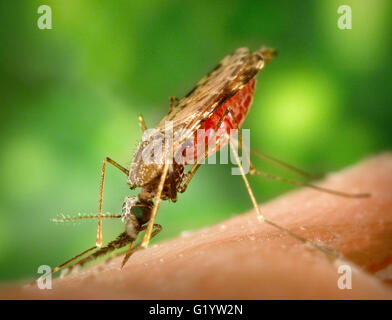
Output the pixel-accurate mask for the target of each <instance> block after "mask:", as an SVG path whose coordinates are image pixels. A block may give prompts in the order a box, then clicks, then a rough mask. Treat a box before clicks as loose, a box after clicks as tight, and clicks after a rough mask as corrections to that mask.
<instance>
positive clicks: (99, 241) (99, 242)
mask: <svg viewBox="0 0 392 320" xmlns="http://www.w3.org/2000/svg"><path fill="white" fill-rule="evenodd" d="M106 163H110V164H112V165H113V166H115V167H116V168H117V169H119V170H121V171H122V172H124V173H125V174H126V175H127V176H128V175H129V171H128V170H127V169H125V168H124V167H123V166H121V165H120V164H118V163H117V162H116V161H114V160H112V159H110V158H109V157H106V158H105V159H103V164H102V172H101V183H100V189H99V206H98V228H97V240H96V246H97V247H101V246H102V219H103V216H102V201H103V187H104V182H105V173H106Z"/></svg>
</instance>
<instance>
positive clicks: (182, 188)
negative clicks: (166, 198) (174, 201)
mask: <svg viewBox="0 0 392 320" xmlns="http://www.w3.org/2000/svg"><path fill="white" fill-rule="evenodd" d="M200 166H201V164H200V163H194V164H193V165H192V167H191V168H190V169H189V171H188V172H187V173H186V180H185V182H184V184H183V185H181V186H180V187H179V189H178V192H179V193H184V192H185V190H186V188H188V185H189V183H190V182H191V180H192V178H193V176H194V175H195V173H196V171H197V170H198V169H199V168H200Z"/></svg>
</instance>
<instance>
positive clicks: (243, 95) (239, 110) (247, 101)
mask: <svg viewBox="0 0 392 320" xmlns="http://www.w3.org/2000/svg"><path fill="white" fill-rule="evenodd" d="M255 85H256V78H253V79H252V80H250V81H249V82H248V83H247V84H246V85H245V86H244V87H243V88H242V89H241V90H240V91H238V92H237V93H236V94H235V95H234V96H233V97H231V98H230V99H229V100H227V101H226V102H225V103H224V104H223V105H222V106H221V107H220V108H219V109H218V110H217V111H216V112H215V113H214V114H213V115H212V116H211V117H210V118H209V119H208V120H207V121H206V122H204V124H203V125H202V126H201V127H200V129H199V130H205V132H206V136H205V146H208V141H209V140H211V141H214V142H215V141H216V137H215V135H214V132H215V130H216V131H218V130H219V129H220V130H224V131H223V132H226V133H228V134H229V135H230V134H231V132H230V130H231V129H236V128H237V126H236V124H238V127H239V128H241V126H242V123H243V122H244V120H245V117H246V115H247V114H248V111H249V109H250V106H251V104H252V101H253V94H254V91H255ZM227 108H230V109H231V110H232V111H233V114H234V117H235V120H236V121H234V119H233V116H232V114H231V113H229V114H228V115H227V116H226V117H225V118H224V120H223V121H222V123H221V125H220V127H219V128H217V127H216V126H217V125H218V122H219V120H220V119H221V118H222V116H223V113H224V112H225V111H226V109H227ZM208 130H209V131H208ZM197 134H198V133H197V131H196V132H195V133H194V143H195V146H196V148H193V147H190V148H189V149H188V148H187V150H186V151H187V152H186V153H187V156H186V159H187V161H186V164H188V163H193V162H196V159H197V152H196V150H197ZM212 139H213V140H212ZM226 143H227V142H226ZM223 146H224V144H218V145H216V147H215V151H218V150H219V149H220V148H221V147H223ZM202 149H204V148H201V149H199V153H200V152H203V153H204V150H202ZM184 151H185V150H184ZM184 155H185V154H184Z"/></svg>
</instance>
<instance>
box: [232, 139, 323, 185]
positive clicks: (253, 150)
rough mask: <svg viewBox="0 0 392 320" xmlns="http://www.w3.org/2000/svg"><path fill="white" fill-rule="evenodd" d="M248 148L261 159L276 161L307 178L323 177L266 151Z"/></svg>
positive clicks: (279, 164) (241, 146)
mask: <svg viewBox="0 0 392 320" xmlns="http://www.w3.org/2000/svg"><path fill="white" fill-rule="evenodd" d="M239 147H240V148H241V149H243V148H244V146H243V145H242V144H240V145H239ZM247 149H248V151H250V153H252V154H253V155H255V156H256V157H258V158H260V159H263V160H266V161H269V162H271V163H274V164H276V165H278V166H280V167H282V168H285V169H286V170H289V171H292V172H294V173H296V174H298V175H300V176H303V177H305V178H307V179H318V178H321V177H322V175H319V174H313V173H309V172H306V171H305V170H302V169H300V168H297V167H295V166H293V165H291V164H288V163H286V162H283V161H282V160H279V159H277V158H275V157H272V156H270V155H268V154H265V153H264V152H260V151H257V150H255V149H253V148H247Z"/></svg>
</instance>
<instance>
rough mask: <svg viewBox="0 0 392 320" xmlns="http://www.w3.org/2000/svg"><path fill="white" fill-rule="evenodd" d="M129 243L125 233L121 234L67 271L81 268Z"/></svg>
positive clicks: (129, 239) (129, 240)
mask: <svg viewBox="0 0 392 320" xmlns="http://www.w3.org/2000/svg"><path fill="white" fill-rule="evenodd" d="M130 242H131V238H130V237H129V236H128V234H127V233H126V232H123V233H121V234H120V235H119V236H118V237H117V238H116V239H115V240H113V241H110V242H109V243H108V244H107V245H106V246H105V247H103V248H100V249H99V250H97V251H95V252H94V253H92V254H90V255H89V256H87V257H86V258H84V259H82V260H79V261H78V262H76V263H75V264H73V265H72V266H71V267H69V268H68V269H69V271H71V270H72V269H73V268H75V267H78V266H80V267H82V266H83V265H85V264H86V263H88V262H90V261H93V260H95V259H97V258H98V257H100V256H103V255H105V254H107V253H109V252H112V251H114V250H116V249H120V248H122V247H124V246H126V245H127V244H128V243H130Z"/></svg>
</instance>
